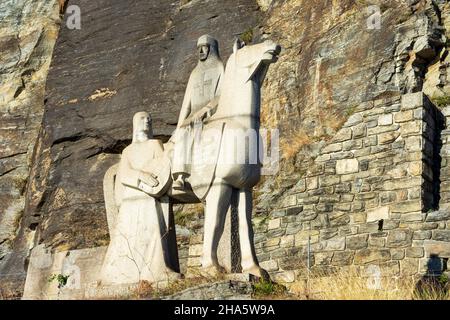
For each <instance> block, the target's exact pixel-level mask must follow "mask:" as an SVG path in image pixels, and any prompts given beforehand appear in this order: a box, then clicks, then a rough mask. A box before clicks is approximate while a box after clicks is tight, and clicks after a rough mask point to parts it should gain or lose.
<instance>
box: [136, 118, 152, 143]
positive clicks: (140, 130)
mask: <svg viewBox="0 0 450 320" xmlns="http://www.w3.org/2000/svg"><path fill="white" fill-rule="evenodd" d="M151 138H153V130H152V118H151V116H150V114H149V113H148V112H145V111H141V112H138V113H136V114H135V115H134V117H133V142H142V141H147V140H148V139H151Z"/></svg>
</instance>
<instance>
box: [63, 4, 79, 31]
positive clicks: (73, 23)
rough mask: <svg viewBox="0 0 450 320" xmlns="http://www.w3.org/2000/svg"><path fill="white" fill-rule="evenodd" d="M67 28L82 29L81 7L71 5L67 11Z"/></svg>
mask: <svg viewBox="0 0 450 320" xmlns="http://www.w3.org/2000/svg"><path fill="white" fill-rule="evenodd" d="M66 14H67V20H66V26H67V28H68V29H70V30H80V29H81V9H80V7H79V6H76V5H71V6H69V7H68V8H67V10H66Z"/></svg>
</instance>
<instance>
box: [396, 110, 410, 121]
mask: <svg viewBox="0 0 450 320" xmlns="http://www.w3.org/2000/svg"><path fill="white" fill-rule="evenodd" d="M413 117H414V115H413V111H412V110H406V111H400V112H398V113H396V114H395V116H394V121H395V122H398V123H400V122H407V121H411V120H412V119H413Z"/></svg>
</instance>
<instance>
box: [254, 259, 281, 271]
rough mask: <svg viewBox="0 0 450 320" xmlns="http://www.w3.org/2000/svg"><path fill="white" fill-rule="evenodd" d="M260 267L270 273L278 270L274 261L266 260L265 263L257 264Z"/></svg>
mask: <svg viewBox="0 0 450 320" xmlns="http://www.w3.org/2000/svg"><path fill="white" fill-rule="evenodd" d="M259 265H260V266H261V268H263V269H264V270H266V271H268V272H271V271H277V270H278V269H279V268H278V262H277V261H275V260H267V261H263V262H261V263H260V264H259Z"/></svg>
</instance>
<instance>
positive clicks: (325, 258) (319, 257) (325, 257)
mask: <svg viewBox="0 0 450 320" xmlns="http://www.w3.org/2000/svg"><path fill="white" fill-rule="evenodd" d="M332 257H333V252H317V253H315V254H314V263H315V265H330V264H331V259H332Z"/></svg>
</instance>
